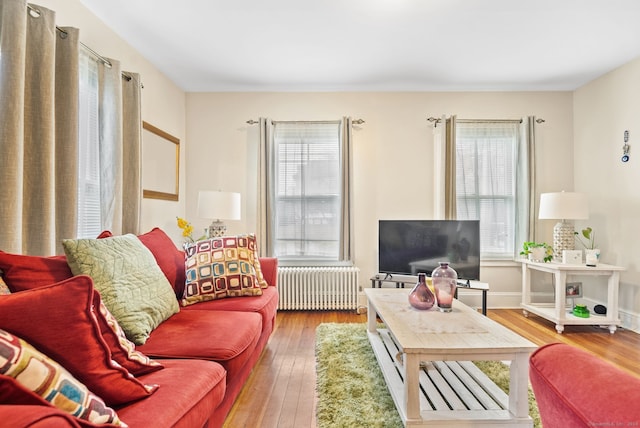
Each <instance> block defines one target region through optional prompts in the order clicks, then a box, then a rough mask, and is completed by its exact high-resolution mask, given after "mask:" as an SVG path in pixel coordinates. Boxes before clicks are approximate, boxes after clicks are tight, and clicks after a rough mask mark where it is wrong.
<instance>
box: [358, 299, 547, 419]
mask: <svg viewBox="0 0 640 428" xmlns="http://www.w3.org/2000/svg"><path fill="white" fill-rule="evenodd" d="M409 291H410V290H408V289H372V288H367V289H365V294H366V296H367V301H368V313H367V316H368V334H369V341H370V342H371V346H372V347H373V350H374V352H375V354H376V358H377V359H378V363H379V364H380V368H381V369H382V373H383V374H384V378H385V381H386V383H387V386H388V388H389V391H390V393H391V396H392V397H393V400H394V402H395V405H396V408H397V409H398V413H399V414H400V417H401V419H402V421H403V423H404V425H405V426H411V427H433V426H438V427H441V426H465V427H468V426H474V427H478V426H480V427H487V428H488V427H495V426H500V427H531V426H533V421H532V419H531V418H530V417H529V406H528V393H527V388H528V379H529V376H528V368H529V355H530V354H531V352H533V351H534V350H535V349H536V348H537V346H536V345H535V344H534V343H532V342H530V341H528V340H527V339H525V338H523V337H521V336H519V335H517V334H516V333H514V332H512V331H511V330H509V329H507V328H505V327H503V326H502V325H500V324H498V323H496V322H495V321H492V320H491V319H489V318H487V317H485V316H482V315H480V314H479V313H478V312H476V311H475V310H473V309H471V308H469V307H468V306H466V305H464V304H463V303H461V302H460V301H458V300H454V304H453V311H452V312H449V313H443V312H439V311H438V309H437V308H436V307H435V306H434V308H433V309H431V310H428V311H420V310H417V309H414V308H413V307H411V306H410V305H409V301H408V295H409ZM376 315H377V316H379V318H380V320H382V324H383V327H380V325H379V320H378V318H377V316H376ZM485 360H495V361H507V362H510V383H509V390H510V392H509V395H507V394H505V393H504V392H503V391H502V390H501V389H500V388H498V386H496V385H495V384H494V383H493V382H492V381H491V380H490V379H489V378H488V377H487V376H486V375H485V374H484V373H482V371H480V369H478V368H477V367H476V366H475V364H473V363H472V361H485Z"/></svg>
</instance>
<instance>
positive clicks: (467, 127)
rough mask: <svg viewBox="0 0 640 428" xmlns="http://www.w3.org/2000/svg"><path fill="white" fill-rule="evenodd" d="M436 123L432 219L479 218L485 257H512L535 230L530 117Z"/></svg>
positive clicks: (533, 147)
mask: <svg viewBox="0 0 640 428" xmlns="http://www.w3.org/2000/svg"><path fill="white" fill-rule="evenodd" d="M441 122H442V123H443V124H444V126H438V127H439V128H440V130H438V131H434V145H435V162H436V168H435V172H436V180H435V182H436V189H435V190H436V191H435V192H434V194H435V197H436V200H435V205H434V206H435V207H436V218H445V219H449V218H458V219H480V221H481V235H484V237H483V238H482V247H483V254H484V256H485V257H487V256H488V257H492V256H495V257H497V258H511V257H515V256H517V252H518V251H517V249H518V248H519V247H520V246H521V244H522V242H524V241H526V240H530V239H531V237H532V236H533V232H534V231H533V228H534V225H535V196H534V195H535V123H536V122H535V118H534V117H527V118H524V119H522V121H521V122H520V123H517V122H509V121H495V122H491V121H462V120H456V117H455V116H452V117H450V118H445V117H443V118H442V120H441ZM465 122H466V123H465ZM505 239H506V241H505ZM507 241H508V242H507Z"/></svg>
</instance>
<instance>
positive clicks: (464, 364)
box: [368, 328, 533, 428]
mask: <svg viewBox="0 0 640 428" xmlns="http://www.w3.org/2000/svg"><path fill="white" fill-rule="evenodd" d="M368 334H369V341H370V342H371V346H372V348H373V350H374V353H375V355H376V358H377V359H378V363H379V365H380V368H381V370H382V373H383V375H384V378H385V381H386V383H387V387H388V388H389V392H390V393H391V396H392V397H393V401H394V402H395V405H396V408H397V409H398V413H399V414H400V418H401V419H402V421H403V423H404V425H405V426H406V427H434V426H437V427H442V426H452V427H453V426H464V427H469V426H473V427H486V428H489V427H496V426H498V427H531V426H533V421H532V419H531V418H530V417H526V418H515V417H514V415H513V414H512V413H511V412H510V411H509V396H508V395H507V394H506V393H505V392H504V391H502V389H500V388H499V387H498V386H497V385H496V384H495V383H493V381H492V380H491V379H489V378H488V377H487V375H485V374H484V373H483V372H482V371H481V370H480V369H479V368H478V367H477V366H476V365H475V364H474V363H473V362H471V361H430V362H421V363H420V373H419V379H420V391H419V397H420V416H421V419H412V420H408V419H407V414H406V397H405V386H404V381H403V375H402V373H403V372H404V368H403V362H402V355H403V354H402V353H401V351H400V350H399V349H398V347H397V345H396V343H395V342H394V341H393V339H392V338H391V334H390V332H389V330H387V329H385V328H379V329H378V330H377V331H376V332H369V333H368Z"/></svg>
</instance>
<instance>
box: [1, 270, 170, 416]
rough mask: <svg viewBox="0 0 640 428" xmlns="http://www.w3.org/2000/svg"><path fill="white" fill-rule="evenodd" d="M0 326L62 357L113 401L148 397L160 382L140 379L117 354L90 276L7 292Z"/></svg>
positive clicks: (67, 366) (92, 388)
mask: <svg viewBox="0 0 640 428" xmlns="http://www.w3.org/2000/svg"><path fill="white" fill-rule="evenodd" d="M0 328H2V329H4V330H6V331H10V332H11V333H12V334H14V335H16V336H18V337H20V338H21V339H23V340H25V341H27V342H28V343H30V344H31V345H32V346H34V347H35V348H36V349H38V350H39V351H40V352H42V353H44V354H45V355H47V356H48V357H49V358H51V359H53V360H54V361H57V362H58V363H59V364H60V365H62V366H63V367H64V368H65V369H67V370H68V371H69V372H70V373H71V374H72V375H73V376H74V377H75V378H76V379H78V380H79V381H80V382H82V383H83V384H84V385H86V386H87V388H89V390H90V391H92V392H93V393H94V394H96V395H98V396H99V397H101V398H102V399H103V400H104V401H105V403H106V404H107V405H108V406H116V405H119V404H125V403H128V402H131V401H135V400H139V399H141V398H145V397H148V396H149V395H151V394H152V393H153V392H154V391H155V390H156V389H157V388H158V386H157V385H145V384H143V383H141V382H140V381H139V380H137V379H136V378H135V377H133V375H132V374H131V373H129V372H128V371H127V370H125V369H124V368H123V367H122V366H121V365H120V364H118V363H117V362H115V361H114V360H112V358H111V351H110V350H109V347H108V346H107V344H106V342H105V340H104V338H103V337H102V335H101V333H100V326H99V325H98V323H97V321H96V315H95V313H94V291H93V283H92V281H91V278H89V277H88V276H76V277H73V278H70V279H68V280H66V281H63V282H59V283H57V284H52V285H47V286H44V287H40V288H37V289H35V290H28V291H23V292H20V293H12V294H9V295H7V296H2V298H0Z"/></svg>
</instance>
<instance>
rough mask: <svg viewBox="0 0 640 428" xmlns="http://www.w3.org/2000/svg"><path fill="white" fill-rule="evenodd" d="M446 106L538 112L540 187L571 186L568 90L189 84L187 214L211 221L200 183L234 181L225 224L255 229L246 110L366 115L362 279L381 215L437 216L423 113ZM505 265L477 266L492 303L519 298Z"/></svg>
mask: <svg viewBox="0 0 640 428" xmlns="http://www.w3.org/2000/svg"><path fill="white" fill-rule="evenodd" d="M442 114H457V115H458V117H459V118H468V119H495V118H507V119H515V118H520V117H522V116H527V115H535V116H537V117H541V118H544V119H545V120H546V122H545V123H544V124H542V125H540V126H538V128H537V129H538V135H537V145H538V161H539V167H540V173H539V174H538V191H539V192H549V191H558V190H573V169H572V167H571V165H572V163H573V146H572V141H573V127H572V122H573V116H572V94H571V93H570V92H543V93H541V92H537V93H534V92H512V93H491V92H486V93H485V92H481V93H468V92H467V93H415V92H401V93H190V94H187V136H188V139H189V151H188V152H187V165H188V171H187V182H188V183H189V186H188V189H187V204H186V213H187V216H188V218H189V219H190V220H191V221H192V222H193V223H194V225H195V226H196V228H197V229H199V228H201V227H205V226H206V225H207V224H208V221H207V220H204V219H198V218H197V217H196V198H197V192H198V190H201V189H213V190H216V189H220V190H224V191H236V192H240V193H241V194H242V198H243V212H242V220H241V221H237V222H229V223H228V226H229V231H230V232H233V233H235V232H252V231H255V230H256V204H255V198H256V180H257V176H256V167H255V165H256V150H257V143H258V129H257V126H255V125H253V126H252V125H247V124H246V123H245V122H246V121H247V120H248V119H254V120H255V119H258V117H260V116H264V117H271V118H273V119H276V120H322V119H338V118H340V117H342V116H351V117H353V118H362V119H364V120H365V121H366V123H365V124H363V125H359V126H357V127H356V128H355V130H354V189H355V190H354V217H355V263H356V265H357V266H358V267H360V269H361V272H362V275H361V285H363V286H368V285H369V281H368V278H369V277H370V276H371V275H372V274H374V273H375V272H376V271H377V247H378V243H377V235H378V231H377V227H378V220H380V219H423V218H424V219H428V218H433V201H432V198H433V174H432V163H433V161H432V154H433V135H432V130H433V128H432V125H431V124H430V123H429V122H427V120H426V119H427V117H429V116H436V117H440V116H441V115H442ZM548 223H551V222H547V221H544V222H541V224H540V234H539V236H540V239H541V240H546V241H547V242H550V241H551V234H552V232H551V231H552V228H553V224H548ZM507 265H508V266H507V267H504V266H500V267H489V266H486V265H484V266H483V268H482V273H481V275H482V279H483V280H485V281H487V282H490V285H491V294H490V301H489V305H490V306H493V307H498V306H502V307H505V306H510V307H517V306H519V303H520V289H521V274H520V266H519V265H515V264H513V263H510V264H507ZM477 302H478V303H477V304H479V298H478V299H477ZM473 304H476V303H475V302H474V303H473Z"/></svg>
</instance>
